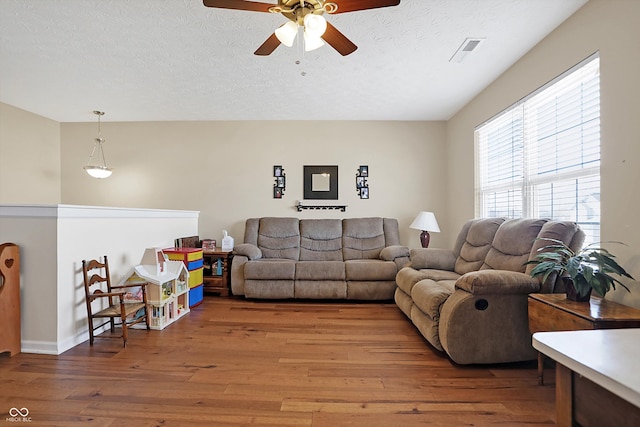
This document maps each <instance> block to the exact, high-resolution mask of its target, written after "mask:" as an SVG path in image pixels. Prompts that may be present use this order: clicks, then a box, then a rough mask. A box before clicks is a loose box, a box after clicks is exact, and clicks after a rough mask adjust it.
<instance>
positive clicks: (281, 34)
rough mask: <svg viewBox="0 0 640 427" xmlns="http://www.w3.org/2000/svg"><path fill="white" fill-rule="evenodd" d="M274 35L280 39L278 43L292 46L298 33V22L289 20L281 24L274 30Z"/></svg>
mask: <svg viewBox="0 0 640 427" xmlns="http://www.w3.org/2000/svg"><path fill="white" fill-rule="evenodd" d="M275 33H276V37H277V38H278V40H280V43H282V44H283V45H285V46H287V47H291V46H293V41H294V40H295V39H296V35H297V34H298V24H296V23H295V22H293V21H289V22H287V23H286V24H284V25H281V26H280V28H278V29H277V30H276V31H275Z"/></svg>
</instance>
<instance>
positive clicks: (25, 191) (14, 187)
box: [0, 103, 60, 203]
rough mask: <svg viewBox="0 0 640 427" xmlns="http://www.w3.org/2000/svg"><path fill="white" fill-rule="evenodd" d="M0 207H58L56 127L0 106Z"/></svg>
mask: <svg viewBox="0 0 640 427" xmlns="http://www.w3.org/2000/svg"><path fill="white" fill-rule="evenodd" d="M0 203H60V124H59V123H58V122H55V121H53V120H49V119H46V118H44V117H41V116H38V115H36V114H33V113H29V112H27V111H24V110H21V109H19V108H16V107H13V106H10V105H7V104H3V103H0Z"/></svg>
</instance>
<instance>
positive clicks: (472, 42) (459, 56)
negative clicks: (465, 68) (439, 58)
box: [449, 38, 485, 62]
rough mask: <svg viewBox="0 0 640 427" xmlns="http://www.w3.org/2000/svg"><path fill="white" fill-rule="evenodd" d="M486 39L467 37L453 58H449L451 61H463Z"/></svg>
mask: <svg viewBox="0 0 640 427" xmlns="http://www.w3.org/2000/svg"><path fill="white" fill-rule="evenodd" d="M484 40H485V39H484V38H467V39H465V41H464V42H462V44H461V45H460V47H459V48H458V50H456V53H454V54H453V56H452V57H451V59H449V62H462V61H463V60H464V59H465V58H466V57H467V55H468V54H470V53H471V52H473V51H474V50H476V49H477V48H478V45H479V44H480V43H482V42H483V41H484Z"/></svg>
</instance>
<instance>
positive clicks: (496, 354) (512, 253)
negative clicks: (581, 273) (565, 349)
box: [394, 218, 585, 364]
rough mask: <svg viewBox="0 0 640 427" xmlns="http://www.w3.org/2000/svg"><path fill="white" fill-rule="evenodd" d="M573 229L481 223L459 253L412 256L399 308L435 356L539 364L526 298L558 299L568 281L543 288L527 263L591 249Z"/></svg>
mask: <svg viewBox="0 0 640 427" xmlns="http://www.w3.org/2000/svg"><path fill="white" fill-rule="evenodd" d="M584 237H585V235H584V232H583V231H582V230H581V229H580V228H579V227H578V225H577V224H575V223H573V222H558V221H549V220H544V219H504V218H490V219H474V220H470V221H468V222H467V223H466V224H464V226H463V227H462V230H461V231H460V233H459V235H458V238H457V240H456V243H455V246H454V248H453V249H452V250H447V249H435V248H433V249H431V248H427V249H422V248H421V249H412V250H411V253H410V257H411V264H410V266H407V267H405V268H403V269H401V270H400V271H399V272H398V275H397V277H396V282H397V284H398V289H397V290H396V293H395V296H394V299H395V302H396V305H397V306H398V307H399V308H400V309H401V310H402V312H403V313H404V314H405V315H406V316H407V317H408V318H409V319H410V320H411V322H412V323H413V324H414V325H415V326H416V327H417V329H418V330H419V331H420V333H421V334H422V335H423V336H424V337H425V338H426V339H427V341H428V342H429V343H431V344H432V345H433V346H434V347H435V348H436V349H438V350H441V351H445V352H446V353H447V354H448V355H449V357H450V358H451V359H452V360H453V361H454V362H456V363H459V364H472V363H503V362H516V361H525V360H531V359H535V357H536V352H535V351H534V349H533V348H532V346H531V334H530V333H529V327H528V312H527V298H528V294H529V293H532V292H546V293H548V292H554V291H556V292H557V291H560V292H562V291H563V289H562V288H560V286H561V285H560V283H561V280H559V279H557V278H556V277H553V278H550V279H549V280H548V281H547V282H546V283H541V282H540V279H539V278H532V277H531V276H530V274H529V273H530V271H531V269H532V268H533V265H525V262H527V261H528V260H530V259H531V258H533V257H534V256H535V255H536V254H537V253H539V252H538V249H539V248H541V247H543V246H546V245H548V244H549V242H548V241H545V240H537V239H536V238H552V239H557V240H562V241H563V242H565V243H567V244H568V245H569V246H570V247H571V248H572V249H579V248H580V247H581V246H582V244H583V242H584Z"/></svg>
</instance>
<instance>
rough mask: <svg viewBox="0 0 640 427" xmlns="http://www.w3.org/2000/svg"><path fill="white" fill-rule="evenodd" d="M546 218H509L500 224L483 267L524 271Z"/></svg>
mask: <svg viewBox="0 0 640 427" xmlns="http://www.w3.org/2000/svg"><path fill="white" fill-rule="evenodd" d="M546 223H547V220H546V219H528V218H521V219H508V220H506V221H504V222H503V223H502V225H500V227H499V228H498V231H497V232H496V235H495V236H494V238H493V243H492V244H491V249H490V250H489V253H487V256H486V258H485V261H484V264H483V265H482V267H481V269H482V270H484V269H493V270H508V271H515V272H520V273H524V272H525V270H526V266H525V265H524V264H525V262H527V261H528V260H529V254H531V248H532V247H533V244H534V242H535V241H536V237H538V235H539V234H540V230H541V229H542V227H543V226H544V225H545V224H546Z"/></svg>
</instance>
